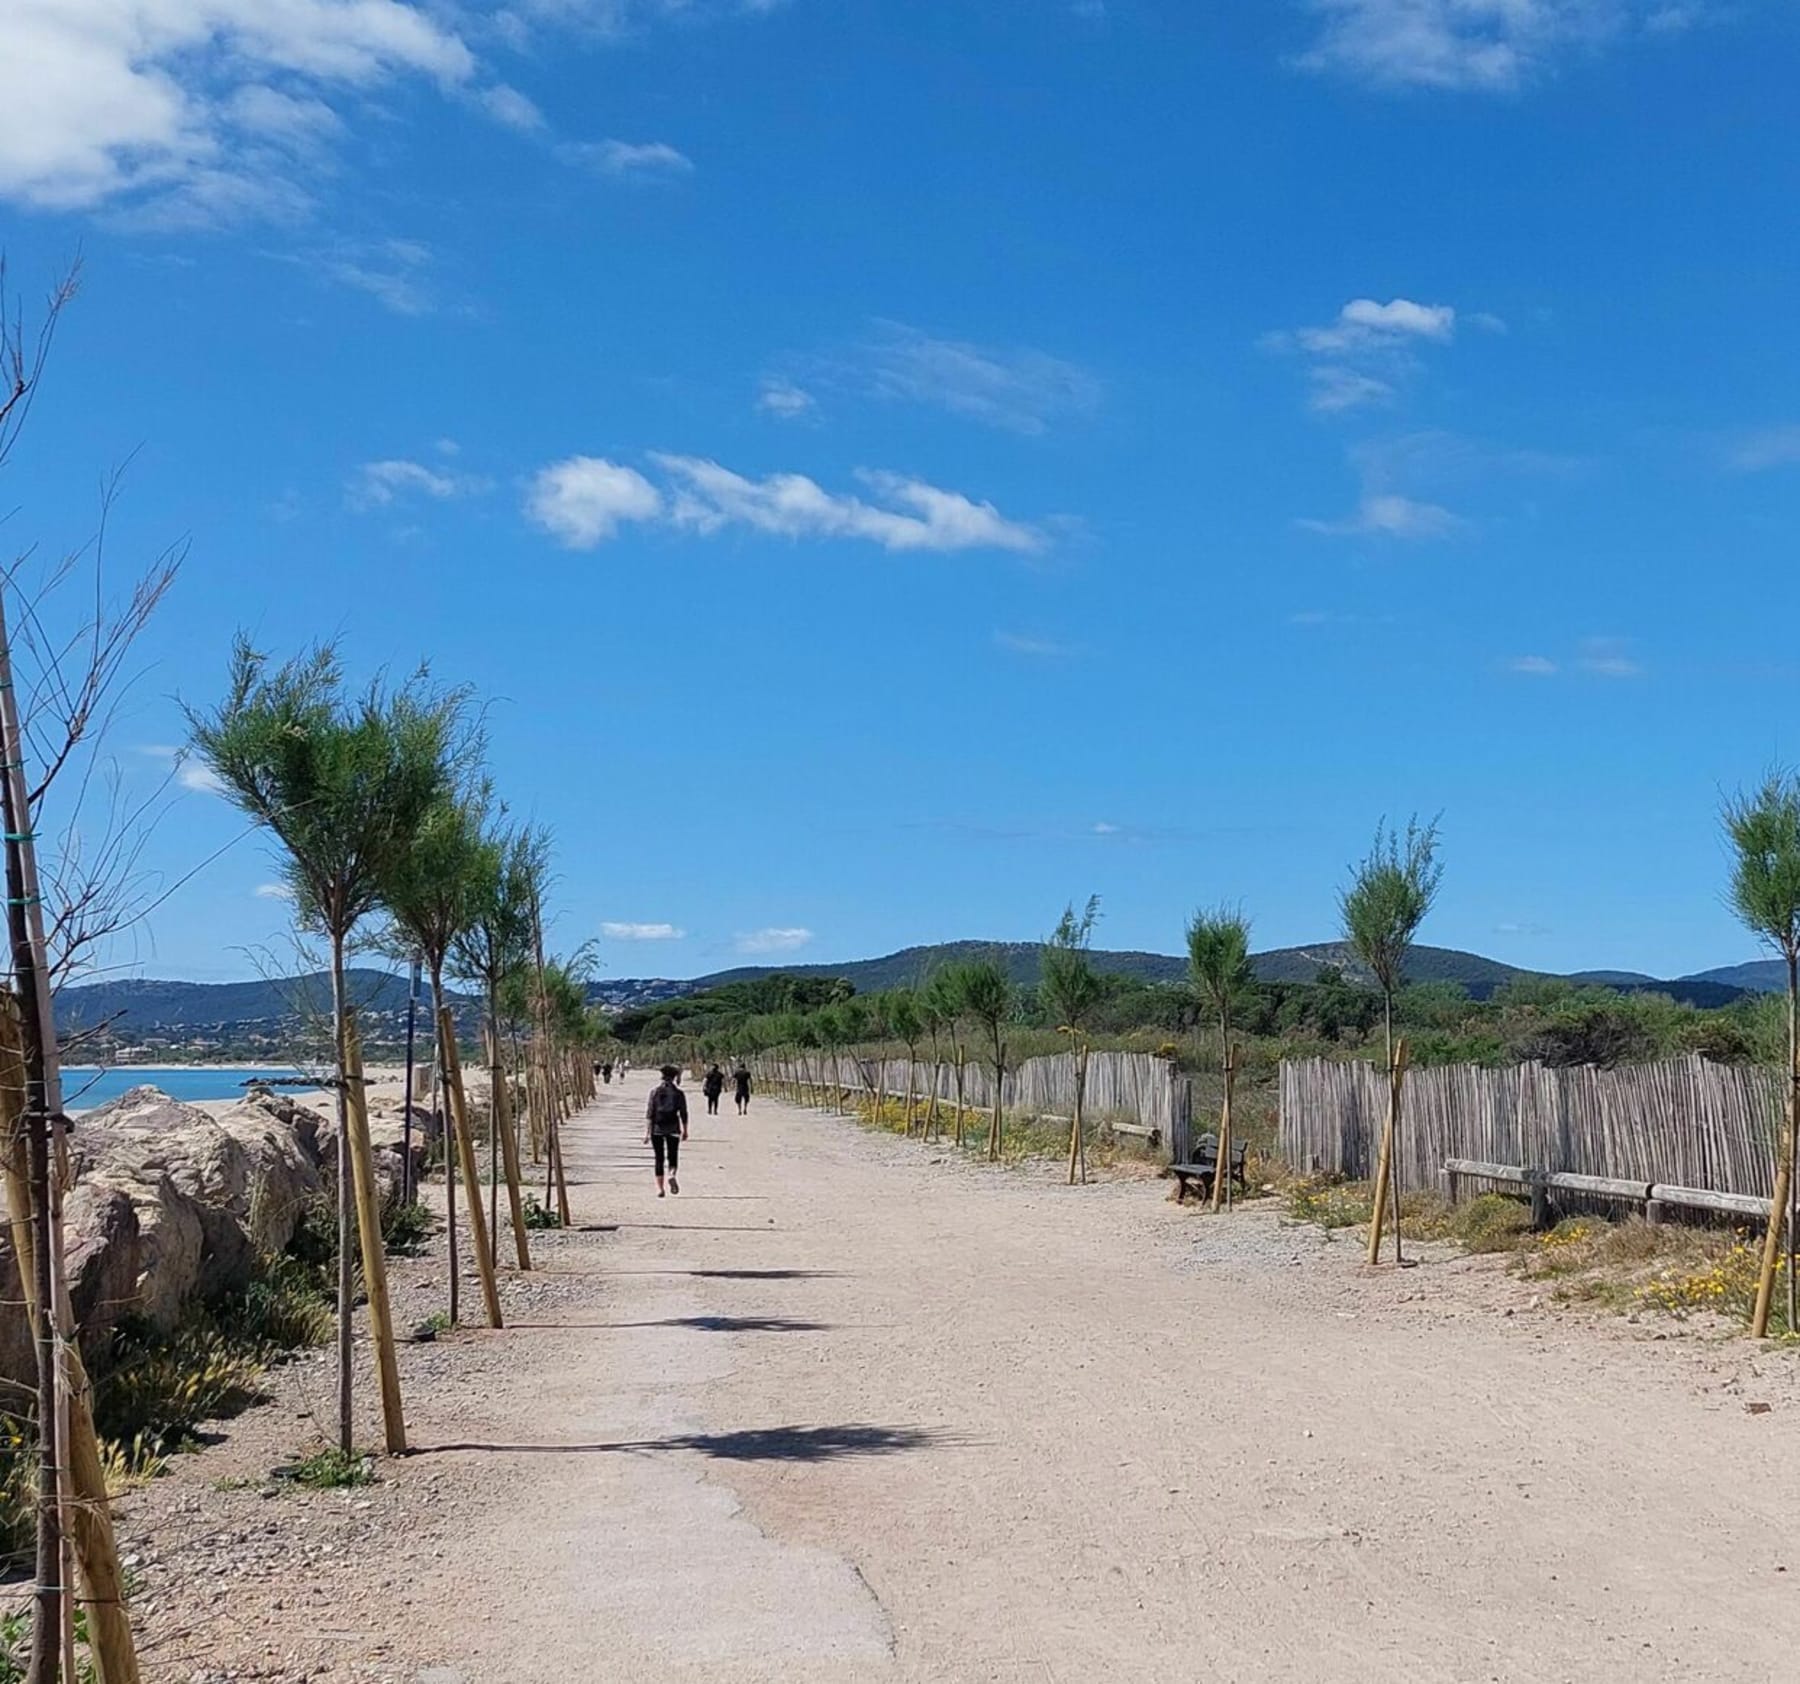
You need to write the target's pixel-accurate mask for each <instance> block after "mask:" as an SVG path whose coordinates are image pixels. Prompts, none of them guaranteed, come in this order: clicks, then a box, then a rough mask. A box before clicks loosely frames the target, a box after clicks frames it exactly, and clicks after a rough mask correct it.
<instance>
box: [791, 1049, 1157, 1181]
mask: <svg viewBox="0 0 1800 1684" xmlns="http://www.w3.org/2000/svg"><path fill="white" fill-rule="evenodd" d="M758 1062H759V1064H760V1066H761V1069H762V1073H763V1075H764V1077H765V1078H768V1079H773V1080H775V1081H786V1082H792V1081H802V1082H805V1083H807V1084H809V1085H811V1086H813V1087H816V1088H827V1089H828V1088H830V1087H831V1085H832V1083H833V1082H834V1081H836V1080H839V1079H841V1080H842V1082H843V1085H844V1087H845V1088H846V1089H848V1090H849V1092H850V1093H851V1094H852V1095H853V1096H854V1095H856V1094H859V1093H865V1092H867V1090H868V1089H869V1087H871V1086H873V1087H874V1088H875V1089H876V1090H877V1091H878V1092H879V1093H880V1094H882V1095H883V1096H884V1097H885V1098H888V1099H903V1098H904V1097H905V1095H906V1091H907V1061H906V1060H905V1059H904V1058H887V1059H871V1058H858V1057H857V1056H856V1055H855V1054H853V1053H850V1052H844V1053H840V1054H839V1055H838V1061H837V1063H838V1070H837V1074H836V1075H835V1076H834V1074H833V1071H832V1059H831V1054H830V1053H818V1052H814V1053H807V1054H805V1055H803V1056H802V1057H799V1058H764V1059H761V1060H759V1061H758ZM934 1083H935V1086H936V1088H937V1094H938V1100H939V1103H940V1104H942V1103H944V1102H946V1101H948V1102H951V1103H954V1102H955V1099H956V1070H955V1067H954V1066H953V1065H951V1064H949V1063H945V1064H941V1065H939V1066H938V1067H937V1068H936V1069H935V1071H934V1069H933V1067H932V1066H931V1065H930V1064H929V1063H927V1062H923V1061H921V1062H919V1063H916V1064H914V1065H913V1067H912V1091H913V1092H914V1093H915V1094H917V1095H918V1096H919V1100H920V1103H921V1106H923V1104H924V1103H925V1102H926V1101H928V1100H929V1098H930V1095H931V1091H932V1087H933V1085H934ZM963 1103H964V1104H965V1105H966V1106H967V1108H968V1109H969V1110H971V1111H975V1112H980V1111H991V1110H992V1109H993V1104H994V1073H993V1071H992V1070H991V1069H989V1068H988V1067H987V1066H986V1065H983V1064H975V1063H970V1064H969V1065H967V1066H966V1067H965V1068H964V1071H963ZM1000 1104H1001V1109H1002V1110H1004V1111H1006V1112H1008V1113H1012V1114H1017V1115H1022V1116H1034V1117H1045V1116H1048V1117H1065V1118H1066V1117H1068V1116H1070V1115H1071V1114H1072V1113H1073V1112H1074V1109H1075V1055H1074V1054H1073V1053H1055V1054H1052V1055H1051V1056H1049V1057H1047V1058H1028V1059H1026V1060H1025V1062H1024V1063H1023V1064H1021V1065H1020V1066H1019V1067H1018V1068H1017V1069H1016V1070H1009V1071H1007V1073H1006V1085H1005V1088H1004V1089H1003V1091H1002V1093H1001V1096H1000ZM1190 1108H1191V1101H1190V1097H1189V1086H1188V1083H1187V1081H1186V1079H1185V1078H1183V1077H1181V1076H1178V1075H1177V1074H1176V1071H1175V1066H1174V1065H1173V1063H1171V1062H1170V1061H1169V1060H1168V1059H1166V1058H1157V1057H1156V1056H1154V1055H1153V1054H1151V1053H1120V1052H1094V1053H1090V1054H1089V1055H1088V1072H1087V1097H1086V1109H1087V1115H1088V1116H1089V1117H1091V1118H1092V1119H1093V1120H1094V1121H1095V1122H1100V1121H1103V1120H1105V1119H1107V1118H1109V1117H1117V1118H1127V1119H1130V1120H1131V1121H1134V1122H1136V1123H1138V1124H1139V1125H1140V1126H1142V1127H1145V1128H1153V1129H1155V1130H1156V1133H1157V1138H1158V1140H1159V1141H1160V1142H1161V1146H1162V1149H1163V1150H1164V1151H1166V1152H1170V1153H1172V1154H1173V1155H1174V1160H1175V1161H1177V1162H1179V1161H1181V1160H1182V1159H1183V1158H1185V1157H1186V1155H1187V1146H1188V1116H1189V1111H1190Z"/></svg>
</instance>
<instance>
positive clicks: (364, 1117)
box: [339, 1018, 406, 1456]
mask: <svg viewBox="0 0 1800 1684" xmlns="http://www.w3.org/2000/svg"><path fill="white" fill-rule="evenodd" d="M344 1070H345V1074H346V1076H347V1078H348V1081H349V1089H348V1091H347V1092H346V1094H345V1096H344V1097H345V1098H346V1099H347V1100H348V1101H349V1107H348V1110H349V1122H350V1129H349V1135H350V1138H349V1140H348V1141H347V1142H346V1141H340V1142H339V1147H340V1149H341V1148H343V1147H344V1146H346V1145H347V1146H348V1148H349V1150H350V1153H351V1157H350V1172H351V1177H352V1180H353V1182H354V1184H355V1185H354V1189H353V1190H354V1193H355V1196H356V1231H357V1235H358V1237H359V1238H360V1239H361V1241H362V1264H363V1289H364V1291H366V1292H367V1293H368V1296H369V1326H370V1330H371V1332H372V1333H373V1334H374V1338H375V1366H376V1369H377V1371H378V1372H379V1374H380V1376H381V1421H382V1429H383V1436H384V1438H385V1441H386V1443H387V1449H388V1454H389V1455H390V1456H401V1455H404V1454H405V1452H406V1412H405V1409H404V1407H403V1405H402V1403H401V1398H400V1362H399V1355H398V1352H397V1351H396V1349H395V1346H394V1316H393V1309H392V1306H391V1305H390V1304H389V1302H388V1284H387V1252H386V1248H385V1246H384V1244H383V1241H382V1235H381V1207H380V1203H379V1200H378V1198H377V1195H376V1191H375V1153H374V1150H373V1149H372V1148H371V1146H370V1145H369V1094H368V1086H367V1084H366V1083H365V1081H364V1080H363V1058H362V1037H361V1036H360V1035H359V1034H358V1033H357V1031H356V1023H355V1020H354V1019H353V1018H351V1019H346V1020H345V1023H344ZM339 1243H340V1244H341V1243H342V1241H340V1242H339Z"/></svg>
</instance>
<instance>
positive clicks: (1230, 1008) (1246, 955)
mask: <svg viewBox="0 0 1800 1684" xmlns="http://www.w3.org/2000/svg"><path fill="white" fill-rule="evenodd" d="M1187 950H1188V975H1189V977H1190V978H1191V980H1192V982H1193V985H1194V991H1195V993H1197V994H1198V995H1199V996H1200V998H1201V1000H1202V1001H1204V1002H1205V1004H1206V1005H1207V1006H1208V1008H1209V1009H1210V1010H1211V1011H1212V1014H1213V1016H1214V1017H1215V1018H1216V1019H1217V1021H1218V1024H1219V1032H1220V1034H1221V1035H1224V1036H1229V1035H1230V1033H1231V1026H1232V1023H1233V1021H1234V1019H1235V1018H1236V1017H1237V1015H1238V1011H1239V1009H1240V1008H1241V1007H1242V1006H1243V1004H1244V1003H1245V1002H1246V1001H1247V1000H1248V999H1249V997H1250V996H1251V995H1252V994H1253V993H1254V992H1255V991H1256V976H1255V973H1254V972H1253V971H1252V970H1251V969H1250V920H1249V919H1248V918H1246V917H1245V916H1244V914H1243V910H1242V909H1241V908H1238V907H1230V906H1220V907H1215V908H1214V909H1213V910H1212V911H1211V912H1196V913H1195V914H1194V915H1193V917H1192V918H1190V919H1189V920H1188V925H1187Z"/></svg>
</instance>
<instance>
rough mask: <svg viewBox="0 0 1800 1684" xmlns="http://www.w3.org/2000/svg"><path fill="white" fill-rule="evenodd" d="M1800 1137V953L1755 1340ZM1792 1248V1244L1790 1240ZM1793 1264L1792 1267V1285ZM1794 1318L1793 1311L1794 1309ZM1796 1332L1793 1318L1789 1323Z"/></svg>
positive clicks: (1792, 977) (1769, 1292)
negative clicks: (1782, 1125) (1782, 1123)
mask: <svg viewBox="0 0 1800 1684" xmlns="http://www.w3.org/2000/svg"><path fill="white" fill-rule="evenodd" d="M1797 1136H1800V953H1790V954H1789V955H1788V1097H1787V1117H1786V1126H1785V1128H1784V1129H1783V1131H1782V1138H1781V1141H1780V1143H1779V1145H1777V1147H1776V1149H1775V1190H1774V1194H1773V1196H1772V1197H1771V1198H1770V1200H1769V1229H1768V1232H1767V1233H1766V1234H1764V1236H1763V1255H1762V1269H1761V1271H1760V1273H1759V1274H1758V1277H1757V1282H1756V1311H1755V1313H1754V1314H1753V1315H1752V1316H1751V1318H1750V1333H1751V1337H1752V1338H1756V1339H1761V1338H1764V1337H1766V1336H1767V1334H1768V1331H1769V1312H1770V1311H1771V1310H1772V1309H1773V1308H1774V1303H1775V1272H1776V1264H1777V1263H1778V1262H1779V1260H1780V1257H1781V1241H1782V1234H1783V1232H1784V1230H1786V1228H1787V1227H1788V1224H1789V1223H1790V1221H1791V1220H1792V1217H1793V1212H1792V1211H1791V1210H1790V1208H1789V1206H1790V1205H1791V1204H1792V1201H1793V1190H1794V1155H1795V1148H1796V1144H1797V1139H1796V1137H1797ZM1789 1245H1790V1249H1791V1246H1792V1241H1791V1239H1790V1241H1789ZM1793 1273H1794V1269H1793V1265H1792V1263H1790V1264H1789V1265H1788V1277H1789V1284H1790V1285H1791V1284H1792V1278H1793ZM1789 1314H1790V1318H1791V1316H1792V1311H1791V1309H1790V1312H1789ZM1788 1328H1789V1331H1790V1332H1791V1331H1793V1329H1794V1323H1793V1321H1792V1319H1790V1320H1789V1323H1788Z"/></svg>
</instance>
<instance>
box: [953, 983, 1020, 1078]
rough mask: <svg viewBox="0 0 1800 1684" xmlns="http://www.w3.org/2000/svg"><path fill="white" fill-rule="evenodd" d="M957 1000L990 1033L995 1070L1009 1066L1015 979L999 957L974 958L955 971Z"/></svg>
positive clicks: (965, 1013)
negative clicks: (1008, 1036)
mask: <svg viewBox="0 0 1800 1684" xmlns="http://www.w3.org/2000/svg"><path fill="white" fill-rule="evenodd" d="M955 977H956V996H957V1003H958V1006H959V1007H960V1010H961V1013H962V1015H963V1016H964V1017H966V1018H968V1019H970V1021H971V1022H973V1023H975V1024H976V1025H978V1026H979V1027H980V1028H981V1030H982V1031H983V1032H984V1033H985V1034H986V1036H987V1039H988V1044H989V1047H990V1049H991V1057H992V1063H993V1066H994V1073H995V1075H996V1076H998V1075H999V1074H1000V1073H1001V1072H1002V1071H1003V1070H1004V1069H1005V1068H1006V1044H1005V1031H1006V1024H1007V1023H1008V1021H1009V1020H1010V1019H1011V1017H1012V1014H1013V1006H1014V1003H1015V996H1014V994H1013V984H1012V978H1011V977H1010V976H1009V975H1008V974H1007V971H1006V967H1005V966H1004V965H1002V964H1001V963H1000V962H999V961H998V960H996V959H973V960H971V961H970V962H969V963H968V964H966V965H959V966H957V967H956V971H955Z"/></svg>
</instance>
